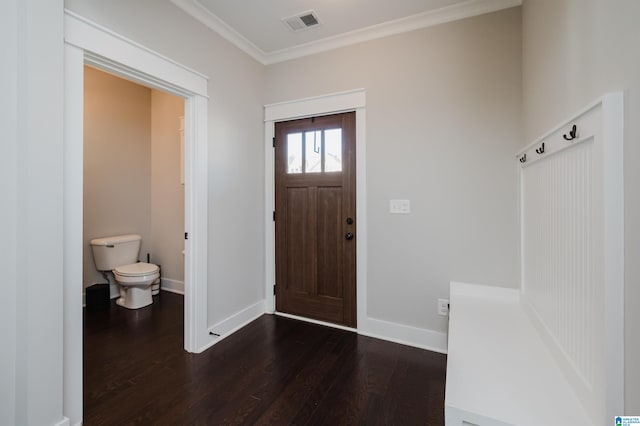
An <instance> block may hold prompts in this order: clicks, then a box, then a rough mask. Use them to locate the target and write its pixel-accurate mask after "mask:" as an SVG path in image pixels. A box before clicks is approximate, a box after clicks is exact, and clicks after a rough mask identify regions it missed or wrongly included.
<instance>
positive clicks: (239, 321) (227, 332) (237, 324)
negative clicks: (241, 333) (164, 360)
mask: <svg viewBox="0 0 640 426" xmlns="http://www.w3.org/2000/svg"><path fill="white" fill-rule="evenodd" d="M264 314H265V302H264V300H260V301H258V302H256V303H254V304H253V305H251V306H248V307H246V308H245V309H243V310H241V311H239V312H236V313H235V314H233V315H231V316H229V317H227V318H225V319H223V320H222V321H220V322H218V323H216V324H214V325H212V326H211V327H209V330H208V331H211V332H212V333H216V334H219V336H211V337H212V339H213V341H212V342H209V343H207V344H206V345H204V346H202V347H201V348H199V350H198V352H203V351H205V350H207V349H209V348H210V347H211V346H213V345H215V344H216V343H220V342H221V341H222V340H224V339H225V338H227V337H229V336H231V335H232V334H233V333H235V332H236V331H238V330H240V329H241V328H242V327H244V326H246V325H248V324H249V323H250V322H252V321H254V320H256V319H257V318H259V317H260V316H262V315H264Z"/></svg>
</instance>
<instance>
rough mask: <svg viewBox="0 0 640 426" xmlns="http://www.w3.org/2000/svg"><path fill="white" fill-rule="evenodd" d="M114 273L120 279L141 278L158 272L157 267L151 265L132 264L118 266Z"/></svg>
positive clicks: (142, 263)
mask: <svg viewBox="0 0 640 426" xmlns="http://www.w3.org/2000/svg"><path fill="white" fill-rule="evenodd" d="M113 272H114V273H116V274H118V275H119V276H121V277H141V276H145V275H149V274H155V273H157V272H158V265H154V264H153V263H144V262H138V263H132V264H130V265H123V266H118V267H116V268H115V269H114V270H113Z"/></svg>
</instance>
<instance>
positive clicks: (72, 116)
mask: <svg viewBox="0 0 640 426" xmlns="http://www.w3.org/2000/svg"><path fill="white" fill-rule="evenodd" d="M64 56H65V80H64V90H65V105H64V154H63V155H64V164H65V167H64V170H63V176H62V179H63V186H64V197H63V208H64V220H63V228H64V230H63V236H64V241H63V252H64V256H63V257H64V265H63V282H64V294H63V305H64V312H63V318H64V351H63V353H64V360H63V361H64V371H63V376H64V395H63V400H64V413H65V416H67V417H68V418H69V419H70V422H71V424H78V423H79V422H81V421H82V396H83V386H82V347H83V327H82V297H81V294H82V287H83V276H82V273H83V264H82V263H83V262H82V257H83V232H82V228H83V225H82V219H83V208H82V207H83V182H82V179H83V152H82V151H83V97H84V81H83V80H84V66H85V65H90V66H92V67H95V68H98V69H101V70H104V71H107V72H109V73H113V74H114V75H118V76H120V77H124V78H126V79H128V80H131V81H135V82H138V83H141V84H143V85H145V86H148V87H152V88H155V89H159V90H163V91H166V92H168V93H171V94H173V95H176V96H179V97H181V98H183V99H184V102H185V107H184V147H185V150H184V151H185V152H184V174H185V186H184V191H185V200H184V203H185V204H184V210H185V217H184V221H185V228H184V231H185V236H186V234H188V236H189V238H188V240H185V242H184V244H185V258H184V262H185V270H184V271H185V278H184V285H185V289H184V293H185V294H184V327H183V330H184V349H185V350H186V351H187V352H194V353H197V352H201V351H202V350H204V349H205V348H206V347H207V345H209V344H210V343H211V341H212V340H213V337H212V336H211V335H209V332H208V324H207V287H208V278H207V277H208V256H207V251H208V247H207V239H208V231H207V229H208V179H209V173H208V143H209V142H208V139H209V138H208V129H207V126H208V89H207V87H208V78H207V77H206V76H204V75H202V74H200V73H198V72H196V71H193V70H191V69H189V68H187V67H185V66H183V65H181V64H179V63H177V62H175V61H173V60H170V59H168V58H166V57H164V56H162V55H160V54H158V53H156V52H154V51H152V50H150V49H147V48H145V47H143V46H141V45H139V44H137V43H134V42H132V41H130V40H128V39H127V38H125V37H122V36H120V35H118V34H116V33H114V32H112V31H110V30H108V29H105V28H102V27H100V26H99V25H95V24H94V23H92V22H90V21H88V20H86V19H84V18H82V17H79V16H77V15H74V14H70V13H68V12H65V47H64Z"/></svg>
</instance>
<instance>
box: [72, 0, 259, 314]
mask: <svg viewBox="0 0 640 426" xmlns="http://www.w3.org/2000/svg"><path fill="white" fill-rule="evenodd" d="M65 7H66V8H68V9H70V10H71V11H73V12H76V13H78V14H80V15H81V16H84V17H86V18H88V19H90V20H93V21H95V22H97V23H98V24H100V25H103V26H105V27H107V28H109V29H111V30H113V31H115V32H117V33H118V34H120V35H123V36H125V37H128V38H129V39H131V40H134V41H135V42H137V43H140V44H142V45H144V46H146V47H148V48H150V49H152V50H155V51H156V52H158V53H161V54H163V55H165V56H167V57H169V58H171V59H173V60H175V61H177V62H179V63H181V64H183V65H186V66H188V67H190V68H192V69H194V70H196V71H198V72H200V73H202V74H204V75H207V76H209V78H210V79H209V86H208V92H209V97H210V100H209V105H208V112H209V121H208V127H209V195H208V198H209V223H208V227H209V236H208V237H209V239H208V244H209V251H208V253H209V264H208V268H209V283H208V284H209V287H208V290H209V291H208V323H209V324H210V325H212V324H215V323H217V322H219V321H221V320H222V319H225V318H227V317H229V316H230V315H233V314H235V313H237V312H238V311H240V310H242V309H244V308H246V307H248V306H251V305H253V304H254V303H256V302H258V301H260V300H262V299H263V298H264V284H263V283H264V280H263V271H264V253H263V247H264V227H263V211H264V207H263V206H264V201H263V200H264V198H263V197H264V194H263V192H264V190H263V183H262V181H263V176H264V165H263V152H262V151H263V150H262V146H261V143H262V140H263V127H264V126H263V113H262V106H263V104H264V102H263V90H264V66H263V65H261V64H259V63H258V62H256V61H254V60H253V59H251V58H250V57H249V56H247V55H246V54H245V53H243V52H242V51H240V50H239V49H238V48H236V47H235V46H233V45H231V44H230V43H228V42H227V41H225V40H224V39H222V38H221V37H219V36H218V35H216V34H215V33H213V32H212V31H211V30H210V29H208V28H206V27H205V26H203V25H201V24H200V23H198V22H197V21H195V20H194V19H193V18H191V17H189V16H187V15H186V14H185V13H184V12H182V11H181V10H180V9H178V8H177V7H175V6H173V5H172V4H171V3H170V2H169V1H155V0H140V1H135V2H131V1H127V0H114V1H108V2H105V1H100V0H66V1H65Z"/></svg>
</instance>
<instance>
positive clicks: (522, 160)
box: [520, 154, 527, 163]
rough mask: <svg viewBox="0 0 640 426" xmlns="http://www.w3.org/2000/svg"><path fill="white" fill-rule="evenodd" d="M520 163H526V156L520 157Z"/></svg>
mask: <svg viewBox="0 0 640 426" xmlns="http://www.w3.org/2000/svg"><path fill="white" fill-rule="evenodd" d="M520 162H521V163H526V162H527V154H524V155H523V156H522V157H520Z"/></svg>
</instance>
